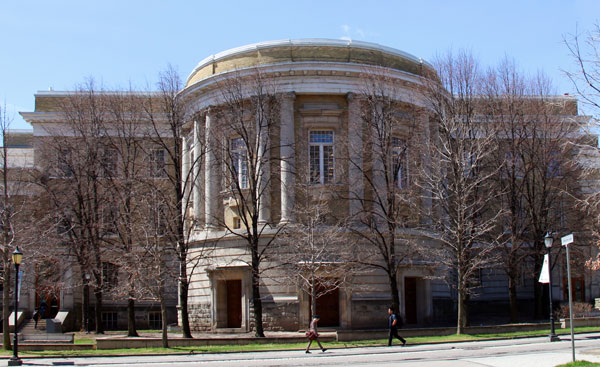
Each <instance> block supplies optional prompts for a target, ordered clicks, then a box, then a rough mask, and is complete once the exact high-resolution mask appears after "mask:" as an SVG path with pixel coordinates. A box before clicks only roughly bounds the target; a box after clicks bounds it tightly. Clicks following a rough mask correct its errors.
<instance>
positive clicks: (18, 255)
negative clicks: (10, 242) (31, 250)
mask: <svg viewBox="0 0 600 367" xmlns="http://www.w3.org/2000/svg"><path fill="white" fill-rule="evenodd" d="M22 259H23V253H22V252H21V251H19V247H17V248H15V251H13V253H12V261H13V264H15V292H14V295H15V339H14V342H13V356H12V357H11V358H10V359H9V360H8V365H9V366H21V365H22V364H23V361H21V360H20V359H19V333H18V331H17V322H18V310H19V265H21V260H22Z"/></svg>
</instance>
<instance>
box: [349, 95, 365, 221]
mask: <svg viewBox="0 0 600 367" xmlns="http://www.w3.org/2000/svg"><path fill="white" fill-rule="evenodd" d="M346 98H347V101H348V144H349V146H348V155H349V157H350V160H349V162H348V193H349V195H348V197H349V198H350V201H349V208H348V210H349V214H350V216H351V217H354V216H356V215H358V214H359V213H360V212H361V211H362V203H363V200H364V198H365V188H364V181H363V172H364V171H363V153H364V145H363V123H362V118H361V116H360V112H361V111H360V98H358V96H357V95H356V94H354V93H348V96H347V97H346Z"/></svg>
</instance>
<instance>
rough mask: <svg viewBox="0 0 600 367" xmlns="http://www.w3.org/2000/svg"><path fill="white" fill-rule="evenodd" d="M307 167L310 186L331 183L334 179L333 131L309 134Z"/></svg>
mask: <svg viewBox="0 0 600 367" xmlns="http://www.w3.org/2000/svg"><path fill="white" fill-rule="evenodd" d="M309 165H310V166H309V170H310V172H309V174H310V182H311V183H312V184H321V185H323V184H330V183H333V180H334V177H335V162H334V151H333V131H329V130H322V131H311V132H310V138H309Z"/></svg>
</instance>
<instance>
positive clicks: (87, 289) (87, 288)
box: [83, 273, 92, 334]
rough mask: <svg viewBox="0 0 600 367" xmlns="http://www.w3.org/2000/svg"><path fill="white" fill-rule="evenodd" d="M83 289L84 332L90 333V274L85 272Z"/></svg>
mask: <svg viewBox="0 0 600 367" xmlns="http://www.w3.org/2000/svg"><path fill="white" fill-rule="evenodd" d="M84 276H85V290H84V293H85V294H84V295H83V296H84V297H85V298H84V303H85V332H86V333H87V334H89V333H90V279H91V278H92V276H91V275H90V273H85V274H84Z"/></svg>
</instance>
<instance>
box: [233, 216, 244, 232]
mask: <svg viewBox="0 0 600 367" xmlns="http://www.w3.org/2000/svg"><path fill="white" fill-rule="evenodd" d="M241 227H242V221H241V219H240V217H233V229H240V228H241Z"/></svg>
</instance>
